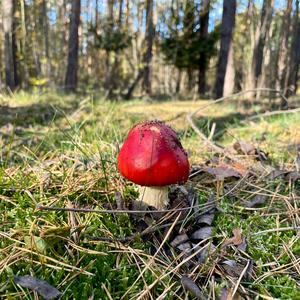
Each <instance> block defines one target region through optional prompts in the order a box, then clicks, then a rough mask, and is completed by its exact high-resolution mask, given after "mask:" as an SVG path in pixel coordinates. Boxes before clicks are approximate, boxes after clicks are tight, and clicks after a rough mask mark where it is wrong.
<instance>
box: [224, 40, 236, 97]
mask: <svg viewBox="0 0 300 300" xmlns="http://www.w3.org/2000/svg"><path fill="white" fill-rule="evenodd" d="M233 53H234V52H233V45H232V43H230V48H229V53H228V61H227V68H226V74H225V79H224V91H223V96H224V97H227V96H229V95H231V94H233V92H234V83H235V69H234V60H233Z"/></svg>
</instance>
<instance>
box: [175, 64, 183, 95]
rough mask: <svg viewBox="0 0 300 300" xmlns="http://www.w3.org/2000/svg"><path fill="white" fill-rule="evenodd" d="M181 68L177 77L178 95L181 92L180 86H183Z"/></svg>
mask: <svg viewBox="0 0 300 300" xmlns="http://www.w3.org/2000/svg"><path fill="white" fill-rule="evenodd" d="M181 74H182V72H181V70H178V75H177V79H176V89H175V91H176V94H177V95H178V94H179V93H180V86H181V77H182V76H181Z"/></svg>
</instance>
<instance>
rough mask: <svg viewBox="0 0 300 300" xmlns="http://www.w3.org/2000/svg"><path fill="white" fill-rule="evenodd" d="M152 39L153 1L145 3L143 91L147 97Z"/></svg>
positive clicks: (149, 82) (149, 84)
mask: <svg viewBox="0 0 300 300" xmlns="http://www.w3.org/2000/svg"><path fill="white" fill-rule="evenodd" d="M153 39H154V24H153V0H147V2H146V38H145V41H146V52H145V54H144V58H143V64H144V76H143V77H144V78H143V89H144V91H145V93H146V94H147V95H151V92H152V90H151V74H150V72H151V69H150V63H151V60H152V46H153Z"/></svg>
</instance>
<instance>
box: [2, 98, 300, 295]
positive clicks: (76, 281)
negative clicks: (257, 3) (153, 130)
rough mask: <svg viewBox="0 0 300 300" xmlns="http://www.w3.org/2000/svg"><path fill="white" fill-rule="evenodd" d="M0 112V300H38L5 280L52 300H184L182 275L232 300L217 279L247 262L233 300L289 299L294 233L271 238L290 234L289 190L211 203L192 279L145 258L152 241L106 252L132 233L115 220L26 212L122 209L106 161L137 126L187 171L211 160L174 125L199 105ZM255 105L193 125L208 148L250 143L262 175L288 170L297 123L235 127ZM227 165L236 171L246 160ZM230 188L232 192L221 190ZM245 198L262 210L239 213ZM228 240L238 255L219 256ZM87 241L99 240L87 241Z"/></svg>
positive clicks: (223, 280)
mask: <svg viewBox="0 0 300 300" xmlns="http://www.w3.org/2000/svg"><path fill="white" fill-rule="evenodd" d="M0 101H1V102H0V105H1V104H2V105H4V106H3V107H2V108H1V106H0V133H1V135H0V150H1V151H0V211H1V215H0V298H1V299H37V298H38V296H37V294H35V293H34V292H32V291H30V290H28V289H26V288H21V287H20V286H17V285H15V284H14V282H13V276H16V275H19V276H21V275H32V276H35V277H37V278H40V279H44V280H46V281H47V282H49V283H50V284H51V285H53V286H55V287H57V288H58V289H59V290H60V291H61V292H63V296H62V299H139V297H141V295H142V294H143V293H144V299H194V298H193V297H192V295H191V293H189V292H188V291H186V290H185V289H183V288H182V286H181V284H180V278H181V276H182V275H185V274H187V275H189V276H191V277H192V278H193V279H195V280H196V279H197V282H198V283H199V284H200V288H201V290H202V292H203V293H204V294H205V295H206V297H207V298H208V299H215V298H216V297H217V296H218V295H219V293H221V291H222V289H224V288H226V289H228V290H229V289H231V290H233V289H234V287H235V283H236V282H237V278H236V279H234V278H233V277H230V276H228V275H226V274H225V273H224V272H223V271H222V269H221V268H220V261H221V260H222V259H239V260H243V261H245V260H252V261H253V263H254V267H253V272H252V275H251V277H250V278H247V280H246V279H245V278H242V279H241V282H240V285H239V288H238V293H239V294H240V295H241V297H244V298H245V297H246V296H245V295H248V297H250V298H248V299H300V296H299V295H300V262H299V257H300V242H299V231H298V233H297V231H296V230H293V229H291V230H285V231H281V228H285V227H299V226H300V219H299V213H298V207H299V199H300V198H299V192H300V185H299V182H297V181H296V182H284V181H283V180H281V179H278V178H277V179H274V180H266V178H263V177H258V178H256V179H255V180H249V181H248V180H247V181H245V182H241V183H240V185H239V186H238V188H235V190H234V191H233V193H232V194H231V195H230V197H229V196H227V197H225V198H223V199H220V200H219V204H218V206H219V207H220V210H219V212H218V214H217V215H216V217H215V219H214V221H213V224H212V226H213V236H212V238H211V239H212V241H213V243H214V244H215V245H216V246H217V248H216V251H215V252H214V254H213V255H212V256H210V257H207V258H206V260H205V261H204V262H203V263H202V264H200V265H198V266H197V267H196V268H195V269H194V271H193V272H192V271H191V270H189V269H188V268H187V267H186V265H185V264H181V265H180V262H181V259H180V258H178V255H180V254H179V253H177V254H176V253H175V251H173V254H172V255H167V254H166V253H165V251H164V250H163V249H161V251H158V252H157V253H156V254H154V253H153V247H154V248H155V247H156V248H155V249H156V250H157V246H156V241H155V238H154V239H152V240H151V239H149V240H148V241H145V240H143V239H141V238H139V237H137V238H135V239H133V240H132V241H131V242H130V243H127V242H126V243H125V242H116V241H114V239H115V238H124V237H128V236H131V235H132V234H133V232H134V230H135V226H136V224H135V222H134V221H133V220H132V218H130V217H129V216H128V215H126V214H118V215H115V214H96V213H89V214H79V213H66V212H46V211H39V210H37V209H36V205H37V203H38V204H42V205H53V206H61V207H65V206H66V205H70V204H73V205H76V206H78V207H91V208H96V209H103V208H106V207H110V205H113V204H114V203H115V192H116V191H119V192H121V194H122V196H123V198H124V199H125V200H126V201H129V200H130V199H134V198H135V197H136V196H137V192H136V190H135V187H134V186H133V185H132V184H131V183H129V182H126V181H125V180H124V179H122V178H121V177H120V175H119V174H118V172H117V169H116V156H117V152H118V147H119V145H120V144H121V143H122V141H123V139H124V137H125V136H126V133H127V132H128V129H129V128H130V127H131V126H132V125H133V124H135V123H136V122H139V121H141V120H145V119H154V118H155V119H162V120H165V121H167V122H168V124H170V125H171V126H172V127H174V128H175V129H176V131H177V132H178V133H179V135H180V137H181V140H182V144H183V145H184V147H185V148H186V149H187V151H188V153H189V157H190V161H191V163H192V164H193V165H199V164H202V163H204V162H205V161H207V160H208V159H210V158H211V157H213V156H214V153H213V152H212V151H210V150H209V148H208V147H207V146H206V145H204V143H203V141H202V140H200V139H199V137H198V136H197V135H196V134H195V133H194V132H193V131H192V130H191V128H190V127H189V125H188V124H187V122H186V119H185V116H186V114H187V113H189V112H191V111H193V110H195V109H197V108H198V107H199V106H201V105H204V104H206V103H209V101H201V102H191V101H175V102H171V101H168V102H160V103H157V102H147V101H137V100H133V101H129V102H122V103H119V102H108V101H102V100H100V99H93V98H92V97H72V96H63V95H56V94H43V95H39V94H30V95H29V94H27V93H21V92H20V93H18V94H16V95H15V96H14V97H6V96H5V97H4V96H3V97H2V98H1V99H0ZM295 103H296V104H297V99H295ZM298 104H299V103H298ZM264 105H265V106H264ZM267 105H268V103H264V102H262V104H261V105H256V106H255V109H256V111H253V109H252V108H251V107H249V106H247V105H244V103H243V102H241V101H240V102H239V103H238V105H235V104H233V103H232V102H230V103H228V104H227V103H221V104H218V105H211V106H209V107H208V108H207V109H206V110H203V111H201V112H200V113H199V114H198V115H197V118H196V119H195V122H196V124H197V126H198V127H199V128H201V130H202V131H203V132H204V133H205V134H207V135H208V134H209V133H210V130H211V126H212V124H213V123H215V124H216V131H215V134H214V137H213V141H214V142H216V143H219V144H222V145H225V146H228V147H229V146H231V145H232V144H233V143H234V142H236V141H238V140H243V141H246V142H248V143H253V144H255V145H256V146H259V147H260V148H261V149H262V150H264V151H265V152H267V153H268V154H269V162H268V166H270V167H271V166H272V167H276V168H279V167H280V168H286V169H295V160H296V157H297V152H298V151H299V145H300V134H299V132H300V128H299V127H300V113H298V114H291V115H285V114H284V115H279V116H274V117H270V118H266V119H262V120H257V121H256V122H251V123H250V122H246V123H243V122H242V120H243V118H245V117H247V116H250V115H251V114H253V113H257V112H260V110H262V109H266V107H267ZM239 158H240V159H241V160H242V161H245V164H246V162H247V159H248V158H246V157H243V156H241V157H239ZM247 163H248V162H247ZM191 184H192V185H193V188H194V190H195V192H196V195H197V199H198V200H199V203H204V202H205V201H206V200H207V199H208V197H209V195H210V194H211V192H215V193H219V192H220V190H219V189H217V190H216V188H217V187H216V185H215V183H214V182H211V181H208V180H207V178H204V179H203V180H202V179H199V180H198V179H197V180H194V181H193V182H190V183H189V184H188V185H191ZM232 184H233V185H234V184H236V182H233V183H232V182H229V183H224V185H225V187H226V185H228V186H232ZM220 193H222V191H221V192H220ZM256 193H262V194H266V195H268V201H267V202H266V203H264V204H263V205H261V206H260V207H258V208H245V207H242V206H241V204H240V200H241V199H246V200H250V199H251V198H253V195H255V194H256ZM190 226H191V225H190ZM234 228H240V229H241V230H242V235H243V237H245V238H246V240H247V249H246V250H245V251H244V252H243V251H242V252H241V251H239V250H237V248H236V247H235V246H230V247H227V248H226V249H224V248H222V243H223V242H224V240H226V239H228V238H230V237H232V234H233V229H234ZM266 230H267V232H265V231H266ZM89 236H98V237H106V238H110V239H108V240H107V241H96V240H93V241H92V240H90V239H89ZM167 237H170V236H168V235H167ZM168 242H169V240H168V239H167V240H166V243H168ZM170 269H173V271H172V272H169V271H170ZM147 289H149V291H147Z"/></svg>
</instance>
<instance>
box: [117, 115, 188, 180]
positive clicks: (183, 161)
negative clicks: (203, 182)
mask: <svg viewBox="0 0 300 300" xmlns="http://www.w3.org/2000/svg"><path fill="white" fill-rule="evenodd" d="M189 167H190V166H189V161H188V157H187V153H186V152H185V150H184V149H183V147H182V145H181V143H180V141H179V139H178V137H177V134H176V133H175V131H174V130H173V129H172V128H171V127H169V126H167V125H166V124H165V123H164V122H161V121H148V122H142V123H139V124H137V125H135V126H134V127H133V128H132V129H131V130H130V132H129V133H128V136H127V139H126V140H125V142H124V144H123V146H122V148H121V150H120V153H119V155H118V169H119V171H120V173H121V174H122V175H123V176H124V177H125V178H127V179H128V180H130V181H132V182H134V183H136V184H139V185H143V186H165V185H169V184H174V183H183V182H185V181H187V179H188V176H189Z"/></svg>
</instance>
